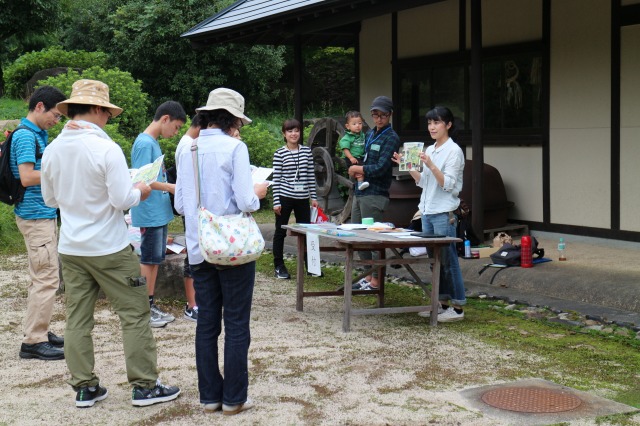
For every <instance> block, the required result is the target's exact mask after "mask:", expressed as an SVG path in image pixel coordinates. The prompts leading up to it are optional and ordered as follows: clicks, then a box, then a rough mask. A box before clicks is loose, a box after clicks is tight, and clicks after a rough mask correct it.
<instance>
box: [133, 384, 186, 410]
mask: <svg viewBox="0 0 640 426" xmlns="http://www.w3.org/2000/svg"><path fill="white" fill-rule="evenodd" d="M178 395H180V388H179V387H177V386H165V385H163V384H162V383H160V380H158V381H157V382H156V386H155V387H154V388H153V389H146V388H141V387H138V386H136V387H135V388H133V391H132V393H131V404H133V405H134V406H136V407H145V406H147V405H153V404H157V403H159V402H167V401H172V400H174V399H176V398H177V397H178Z"/></svg>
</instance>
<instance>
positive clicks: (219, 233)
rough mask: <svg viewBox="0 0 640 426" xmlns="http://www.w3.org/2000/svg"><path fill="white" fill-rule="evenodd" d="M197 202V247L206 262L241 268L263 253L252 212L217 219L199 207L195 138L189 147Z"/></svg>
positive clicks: (198, 169)
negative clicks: (239, 266) (240, 266)
mask: <svg viewBox="0 0 640 426" xmlns="http://www.w3.org/2000/svg"><path fill="white" fill-rule="evenodd" d="M191 155H192V158H193V167H194V177H195V187H196V194H197V200H198V245H199V246H200V253H201V254H202V256H203V257H204V258H205V260H206V261H207V262H209V263H212V264H214V265H228V266H235V265H242V264H244V263H249V262H253V261H254V260H256V259H257V258H258V257H260V254H261V253H262V250H264V238H262V233H261V232H260V228H259V227H258V224H257V223H256V221H255V219H254V218H253V216H251V213H246V212H245V213H238V214H229V215H224V216H218V215H215V214H213V213H211V212H210V211H209V210H207V209H206V208H204V207H203V206H202V205H201V204H200V167H199V165H198V139H197V138H196V139H194V141H193V143H192V145H191Z"/></svg>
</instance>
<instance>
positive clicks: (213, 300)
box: [175, 88, 267, 414]
mask: <svg viewBox="0 0 640 426" xmlns="http://www.w3.org/2000/svg"><path fill="white" fill-rule="evenodd" d="M197 111H198V121H199V124H200V128H201V130H200V134H199V136H198V139H197V166H198V168H199V171H200V202H201V205H202V206H203V207H205V208H206V209H207V210H209V211H210V212H212V213H214V214H216V215H227V214H237V213H240V212H253V211H256V210H258V209H259V208H260V199H261V198H264V196H265V195H266V193H267V184H266V183H262V184H256V185H254V184H253V182H252V179H251V169H250V165H249V152H248V150H247V146H246V145H245V144H244V143H243V142H242V141H240V140H238V139H236V138H233V137H231V136H229V135H230V134H233V133H234V131H235V130H239V129H240V128H241V127H242V126H243V125H244V124H248V123H251V120H250V119H249V118H248V117H247V116H245V115H244V98H243V97H242V96H241V95H240V94H239V93H237V92H235V91H233V90H231V89H226V88H218V89H215V90H213V91H212V92H211V93H210V94H209V99H208V101H207V105H206V106H203V107H201V108H198V109H197ZM194 176H195V175H194V161H193V158H192V154H191V150H190V149H189V150H183V151H182V152H181V154H180V167H179V168H178V179H177V182H176V194H175V207H176V210H177V211H178V212H179V213H180V214H183V215H184V216H185V226H186V232H185V234H186V240H187V251H188V254H189V264H190V268H191V274H192V275H193V279H194V288H195V291H196V304H197V305H198V322H197V325H196V367H197V370H198V390H199V391H200V402H201V403H202V404H204V409H205V411H208V412H213V411H217V410H219V409H222V411H223V413H224V414H237V413H239V412H241V411H244V410H247V409H249V408H251V407H252V403H251V401H250V400H248V397H247V392H248V387H249V373H248V365H247V364H248V361H247V359H248V352H249V344H250V341H251V335H250V330H249V319H250V315H251V302H252V297H253V286H254V281H255V269H256V265H255V262H249V263H245V264H243V265H239V266H233V267H229V266H221V265H214V264H211V263H208V262H207V261H205V260H204V258H203V256H202V254H200V248H199V246H198V212H197V207H198V206H197V194H196V187H195V177H194ZM223 310H224V330H225V341H224V372H223V373H221V372H220V367H219V364H218V363H219V356H218V337H219V336H220V333H221V331H222V319H223V315H222V312H223Z"/></svg>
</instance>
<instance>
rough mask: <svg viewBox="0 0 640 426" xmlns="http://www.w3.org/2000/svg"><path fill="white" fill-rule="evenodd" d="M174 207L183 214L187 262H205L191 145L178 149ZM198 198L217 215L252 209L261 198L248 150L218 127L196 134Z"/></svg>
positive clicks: (257, 205)
mask: <svg viewBox="0 0 640 426" xmlns="http://www.w3.org/2000/svg"><path fill="white" fill-rule="evenodd" d="M179 163H180V167H178V179H177V182H176V193H175V198H174V201H175V208H176V210H177V211H178V213H180V214H182V215H184V217H185V224H186V232H185V236H186V240H187V251H188V253H189V263H190V264H191V265H197V264H200V263H202V262H204V258H203V257H202V255H201V254H200V247H199V245H198V201H197V198H196V187H195V177H194V164H193V159H192V155H191V149H183V150H182V151H181V153H180V161H179ZM198 167H199V170H200V202H201V205H202V206H203V207H205V208H206V209H207V210H209V211H210V212H212V213H214V214H216V215H225V214H236V213H240V212H253V211H256V210H258V209H259V208H260V200H259V199H258V197H257V196H256V194H255V192H254V190H253V180H252V178H251V167H250V165H249V150H248V149H247V146H246V145H245V144H244V142H242V141H240V140H238V139H235V138H232V137H231V136H228V135H227V134H225V133H223V132H222V130H220V129H203V130H200V135H199V136H198Z"/></svg>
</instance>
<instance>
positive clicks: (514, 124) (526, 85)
mask: <svg viewBox="0 0 640 426" xmlns="http://www.w3.org/2000/svg"><path fill="white" fill-rule="evenodd" d="M482 80H483V102H484V128H485V129H486V130H488V131H489V130H505V129H539V128H540V126H541V117H540V114H541V108H540V99H541V91H542V58H541V56H540V55H539V54H527V53H522V54H517V55H505V56H499V57H494V58H487V59H485V61H484V64H483V67H482Z"/></svg>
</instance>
